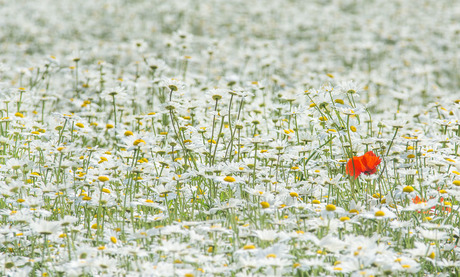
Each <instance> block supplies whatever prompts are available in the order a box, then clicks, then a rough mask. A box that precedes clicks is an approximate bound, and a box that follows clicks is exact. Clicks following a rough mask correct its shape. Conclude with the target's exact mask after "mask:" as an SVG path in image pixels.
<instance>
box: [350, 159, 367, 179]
mask: <svg viewBox="0 0 460 277" xmlns="http://www.w3.org/2000/svg"><path fill="white" fill-rule="evenodd" d="M364 170H365V167H364V166H363V163H362V161H361V158H360V157H353V159H350V160H348V163H347V167H346V168H345V171H346V173H347V174H348V175H350V176H354V177H355V179H356V178H358V176H359V175H360V174H361V173H362V172H363V171H364Z"/></svg>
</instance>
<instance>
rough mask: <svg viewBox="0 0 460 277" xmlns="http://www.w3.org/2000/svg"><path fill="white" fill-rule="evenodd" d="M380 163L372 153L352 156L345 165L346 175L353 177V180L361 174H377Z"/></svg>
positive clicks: (378, 158)
mask: <svg viewBox="0 0 460 277" xmlns="http://www.w3.org/2000/svg"><path fill="white" fill-rule="evenodd" d="M380 162H381V159H380V157H377V156H376V155H375V154H374V152H372V151H369V152H366V154H364V155H362V156H359V157H356V156H354V157H353V158H352V159H350V160H349V161H348V163H347V167H346V172H347V174H348V175H350V176H354V177H355V179H356V178H358V176H359V175H360V174H361V173H364V174H366V175H370V174H374V173H375V172H377V166H378V165H379V164H380Z"/></svg>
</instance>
